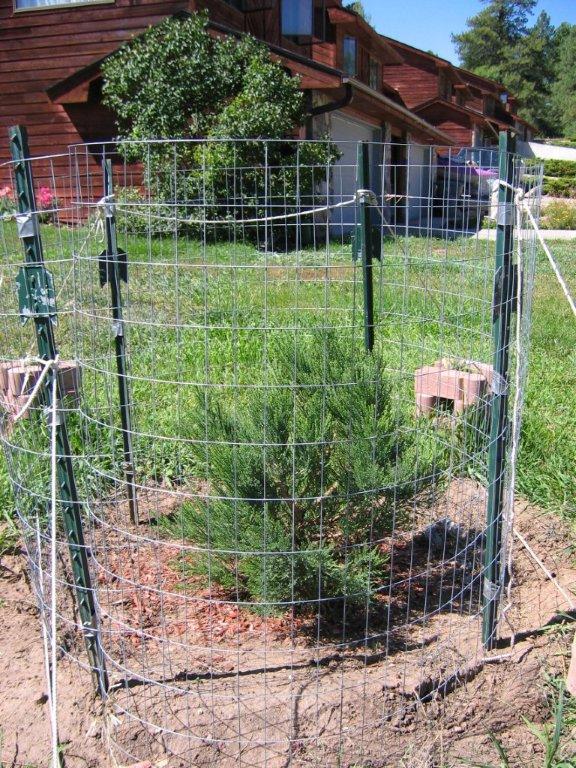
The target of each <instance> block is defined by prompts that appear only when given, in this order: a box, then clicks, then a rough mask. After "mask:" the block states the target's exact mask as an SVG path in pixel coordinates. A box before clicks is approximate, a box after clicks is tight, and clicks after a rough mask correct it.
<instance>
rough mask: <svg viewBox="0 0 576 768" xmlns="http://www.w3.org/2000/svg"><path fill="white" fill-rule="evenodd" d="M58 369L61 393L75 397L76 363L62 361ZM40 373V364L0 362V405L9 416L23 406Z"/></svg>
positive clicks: (76, 385)
mask: <svg viewBox="0 0 576 768" xmlns="http://www.w3.org/2000/svg"><path fill="white" fill-rule="evenodd" d="M58 371H59V376H60V386H61V392H62V394H63V395H64V396H69V397H72V398H74V399H76V398H77V396H78V393H79V391H80V386H79V381H80V377H79V368H78V365H77V364H76V363H75V362H70V361H62V362H60V363H59V365H58ZM41 373H42V366H41V365H39V364H37V363H31V362H28V361H26V360H8V361H4V362H1V363H0V406H1V407H2V409H3V410H4V411H5V412H7V413H8V414H9V416H10V417H12V418H13V417H14V416H15V415H16V414H17V413H18V412H19V411H20V410H21V409H22V408H23V407H24V405H25V404H26V402H27V400H28V398H29V396H30V393H31V392H32V390H33V389H34V387H35V385H36V383H37V381H38V379H39V377H40V375H41Z"/></svg>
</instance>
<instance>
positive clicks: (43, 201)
mask: <svg viewBox="0 0 576 768" xmlns="http://www.w3.org/2000/svg"><path fill="white" fill-rule="evenodd" d="M53 202H54V195H53V194H52V190H51V189H50V187H40V189H39V190H38V203H39V205H40V208H42V210H46V208H51V207H52V203H53Z"/></svg>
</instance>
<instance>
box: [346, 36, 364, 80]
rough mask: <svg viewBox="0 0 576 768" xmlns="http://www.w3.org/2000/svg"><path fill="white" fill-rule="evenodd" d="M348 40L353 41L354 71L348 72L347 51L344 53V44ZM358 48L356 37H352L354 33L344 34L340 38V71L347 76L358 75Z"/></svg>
mask: <svg viewBox="0 0 576 768" xmlns="http://www.w3.org/2000/svg"><path fill="white" fill-rule="evenodd" d="M349 41H353V42H354V71H353V72H350V71H349V70H348V69H347V66H346V64H347V53H346V44H347V43H348V42H349ZM359 51H360V48H359V45H358V38H357V37H354V35H344V37H343V39H342V71H343V72H344V73H345V74H346V75H348V77H357V76H358V69H359V67H358V54H359Z"/></svg>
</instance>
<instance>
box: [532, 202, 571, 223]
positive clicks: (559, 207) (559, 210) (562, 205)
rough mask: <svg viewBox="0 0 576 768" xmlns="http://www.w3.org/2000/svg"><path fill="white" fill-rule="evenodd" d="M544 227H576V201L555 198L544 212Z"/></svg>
mask: <svg viewBox="0 0 576 768" xmlns="http://www.w3.org/2000/svg"><path fill="white" fill-rule="evenodd" d="M541 226H542V229H568V230H574V229H576V203H573V202H568V201H566V202H564V201H563V200H555V201H554V202H552V203H549V204H548V205H547V206H546V208H545V209H544V212H543V217H542V222H541Z"/></svg>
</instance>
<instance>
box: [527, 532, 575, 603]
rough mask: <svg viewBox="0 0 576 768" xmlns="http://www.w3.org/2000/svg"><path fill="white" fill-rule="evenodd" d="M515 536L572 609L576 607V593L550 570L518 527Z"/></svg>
mask: <svg viewBox="0 0 576 768" xmlns="http://www.w3.org/2000/svg"><path fill="white" fill-rule="evenodd" d="M514 536H516V538H517V539H518V541H519V542H520V543H521V544H522V546H523V547H524V549H525V550H526V551H527V552H528V554H529V555H530V557H531V558H532V560H534V562H535V563H536V564H537V565H538V566H539V567H540V569H541V570H542V572H543V573H544V575H545V576H546V578H547V579H549V580H550V581H551V582H552V584H553V585H554V586H555V587H556V589H557V590H558V592H559V593H560V594H561V595H562V597H563V598H564V599H565V600H566V601H567V602H568V605H569V606H570V610H574V609H576V599H575V598H574V595H571V594H570V593H569V592H567V591H566V590H565V589H564V587H563V586H562V584H560V582H559V581H558V579H557V578H556V577H555V576H554V574H553V573H551V571H549V570H548V568H547V567H546V565H545V564H544V562H543V561H542V559H541V558H540V557H539V556H538V555H537V554H536V552H535V551H534V550H533V549H532V547H531V546H530V544H529V543H528V542H527V541H526V539H525V538H524V536H522V534H521V533H520V531H519V530H518V529H516V528H514Z"/></svg>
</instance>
